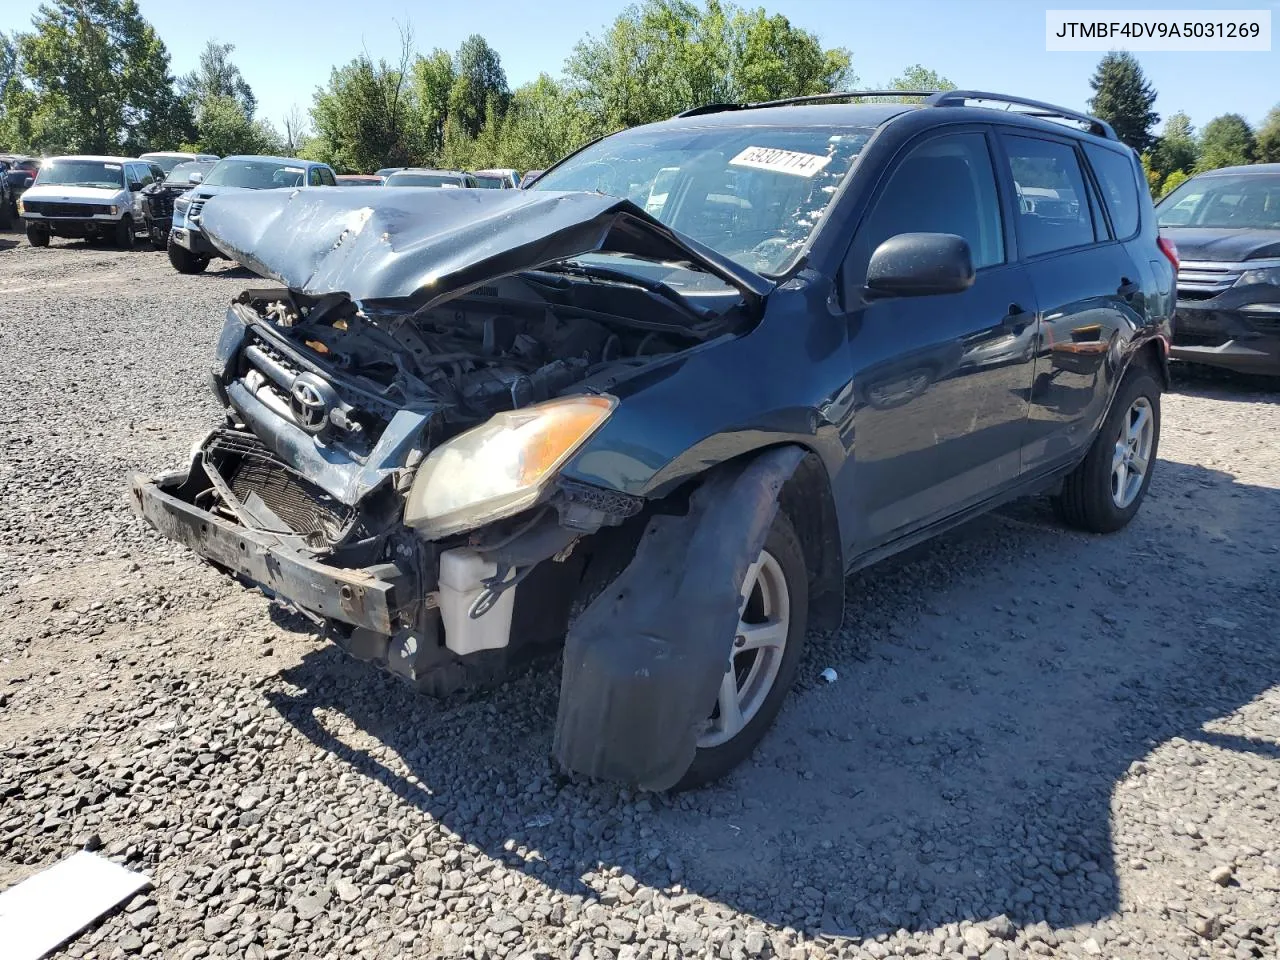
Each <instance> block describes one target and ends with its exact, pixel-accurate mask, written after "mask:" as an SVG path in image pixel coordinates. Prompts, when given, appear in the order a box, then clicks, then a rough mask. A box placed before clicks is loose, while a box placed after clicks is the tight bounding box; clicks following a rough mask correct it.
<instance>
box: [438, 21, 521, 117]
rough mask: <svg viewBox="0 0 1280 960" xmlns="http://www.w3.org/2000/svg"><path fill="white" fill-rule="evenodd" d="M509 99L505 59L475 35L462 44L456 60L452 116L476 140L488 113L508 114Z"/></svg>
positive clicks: (480, 37)
mask: <svg viewBox="0 0 1280 960" xmlns="http://www.w3.org/2000/svg"><path fill="white" fill-rule="evenodd" d="M510 98H511V88H510V87H509V86H508V85H507V74H506V71H504V70H503V69H502V59H501V58H500V57H499V56H498V53H497V51H495V50H494V49H493V48H492V47H491V46H489V43H488V41H486V40H485V38H484V37H482V36H480V34H478V33H473V34H472V35H471V36H469V37H467V39H466V40H464V41H462V46H460V47H459V48H458V54H457V56H456V57H455V58H454V79H453V84H452V86H451V87H450V88H449V104H448V105H449V116H450V117H453V118H455V119H456V120H457V122H458V126H459V128H460V129H461V130H462V132H463V133H465V134H466V136H468V137H475V136H477V135H478V134H479V133H480V128H481V127H483V126H484V122H485V117H486V115H487V114H488V112H489V111H490V110H492V111H493V112H495V113H496V114H498V115H501V114H503V113H505V112H506V109H507V104H508V102H509V101H510Z"/></svg>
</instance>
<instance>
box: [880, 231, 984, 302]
mask: <svg viewBox="0 0 1280 960" xmlns="http://www.w3.org/2000/svg"><path fill="white" fill-rule="evenodd" d="M973 278H974V268H973V251H972V250H970V249H969V241H967V240H965V239H964V238H963V237H958V236H956V235H955V234H953V233H900V234H898V235H897V236H896V237H890V238H889V239H888V240H886V241H885V242H884V243H882V244H880V246H878V247H876V250H875V253H873V254H872V255H871V262H870V263H869V264H868V265H867V285H866V292H867V293H868V294H869V295H870V296H872V297H928V296H936V295H938V294H943V293H960V292H962V291H964V290H968V289H969V288H970V287H971V286H973Z"/></svg>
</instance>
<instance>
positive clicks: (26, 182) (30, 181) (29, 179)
mask: <svg viewBox="0 0 1280 960" xmlns="http://www.w3.org/2000/svg"><path fill="white" fill-rule="evenodd" d="M35 182H36V178H35V177H25V178H24V179H23V181H22V186H23V187H29V186H31V185H32V184H33V183H35Z"/></svg>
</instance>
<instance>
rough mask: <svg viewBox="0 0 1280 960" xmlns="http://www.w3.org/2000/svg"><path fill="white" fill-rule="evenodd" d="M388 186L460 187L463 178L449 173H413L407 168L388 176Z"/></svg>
mask: <svg viewBox="0 0 1280 960" xmlns="http://www.w3.org/2000/svg"><path fill="white" fill-rule="evenodd" d="M386 185H387V186H388V187H460V186H462V178H461V177H457V176H453V175H451V174H447V173H412V172H410V171H408V170H405V171H403V172H401V173H393V174H391V176H389V177H387V184H386Z"/></svg>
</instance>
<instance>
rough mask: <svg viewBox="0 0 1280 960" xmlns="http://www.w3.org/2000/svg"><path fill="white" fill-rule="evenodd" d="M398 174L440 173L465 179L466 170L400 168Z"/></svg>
mask: <svg viewBox="0 0 1280 960" xmlns="http://www.w3.org/2000/svg"><path fill="white" fill-rule="evenodd" d="M395 172H396V173H438V174H440V175H441V176H445V177H465V176H467V171H465V170H438V169H436V168H434V167H400V168H399V169H398V170H396V171H395Z"/></svg>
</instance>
